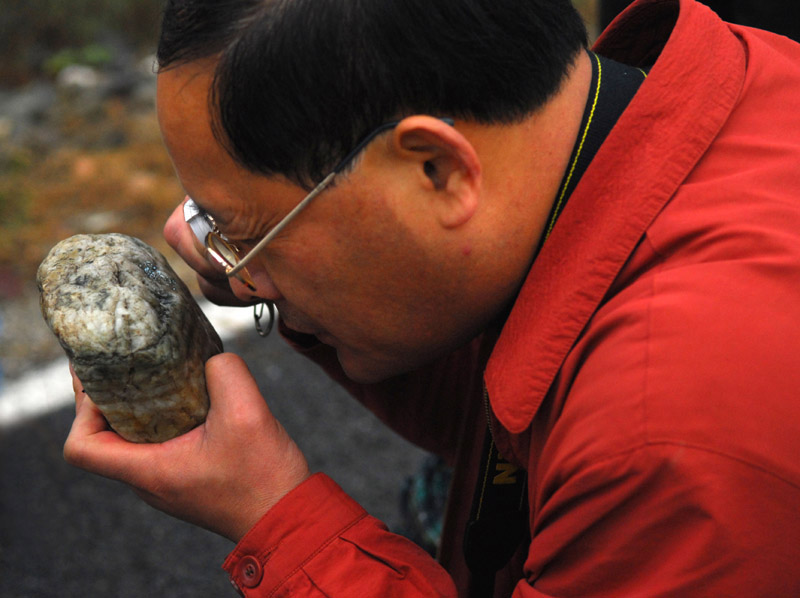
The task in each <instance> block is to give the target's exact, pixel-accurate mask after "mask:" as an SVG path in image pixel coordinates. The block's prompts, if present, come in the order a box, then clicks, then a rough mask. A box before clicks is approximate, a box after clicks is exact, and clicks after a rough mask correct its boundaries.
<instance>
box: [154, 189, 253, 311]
mask: <svg viewBox="0 0 800 598" xmlns="http://www.w3.org/2000/svg"><path fill="white" fill-rule="evenodd" d="M184 203H186V200H185V199H184V201H182V202H181V203H180V205H178V207H177V208H175V210H174V211H173V212H172V214H171V215H170V217H169V219H168V220H167V223H166V224H165V225H164V238H165V239H166V240H167V243H168V244H169V246H170V247H172V248H173V249H174V250H175V251H176V252H177V254H178V255H179V256H180V257H181V258H182V259H183V261H185V262H186V263H187V264H188V265H189V267H190V268H192V270H194V271H195V272H197V283H198V285H199V287H200V291H202V293H203V295H205V296H206V298H208V300H209V301H211V302H213V303H216V304H217V305H232V306H236V307H241V306H245V305H250V304H251V303H247V302H244V301H242V300H241V299H239V298H237V297H236V296H235V295H234V294H233V291H231V287H230V284H229V282H228V278H227V277H226V276H225V273H224V272H222V270H220V269H218V268H215V267H214V266H213V265H211V263H210V262H209V261H208V260H207V259H206V257H205V251H206V249H205V246H204V245H203V244H202V243H200V241H199V240H198V239H197V237H195V235H194V233H193V232H192V229H191V228H190V227H189V225H188V224H186V221H185V220H184V217H183V204H184Z"/></svg>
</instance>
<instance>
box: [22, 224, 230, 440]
mask: <svg viewBox="0 0 800 598" xmlns="http://www.w3.org/2000/svg"><path fill="white" fill-rule="evenodd" d="M37 283H38V285H39V291H40V301H41V307H42V314H43V315H44V319H45V321H46V322H47V324H48V326H49V327H50V329H51V330H52V331H53V333H54V334H55V335H56V337H57V338H58V340H59V342H60V343H61V346H62V347H64V350H65V351H66V352H67V355H68V356H69V358H70V360H71V361H72V365H73V368H74V369H75V373H76V374H77V376H78V378H80V380H81V382H82V383H83V385H84V389H85V390H86V392H87V393H88V394H89V396H90V397H91V398H92V401H94V403H95V404H96V405H97V406H98V408H100V410H101V411H102V412H103V415H104V416H105V417H106V419H107V420H108V423H109V424H110V426H111V427H112V428H113V429H114V430H115V431H116V432H117V433H118V434H119V435H120V436H122V437H123V438H126V439H127V440H131V441H134V442H163V441H165V440H168V439H170V438H174V437H175V436H178V435H180V434H183V433H184V432H187V431H189V430H190V429H192V428H194V427H195V426H197V425H198V424H200V423H202V422H203V421H204V420H205V417H206V413H207V411H208V394H207V391H206V384H205V374H204V364H205V362H206V360H207V359H208V358H209V357H211V356H212V355H215V354H216V353H219V352H221V351H222V342H221V341H220V339H219V336H217V333H216V332H215V331H214V329H213V327H212V326H211V324H210V323H209V322H208V320H207V319H206V317H205V315H204V314H203V312H202V311H201V310H200V307H199V306H198V305H197V303H196V302H195V300H194V299H193V298H192V296H191V294H190V293H189V290H188V289H187V288H186V285H185V284H184V283H183V281H181V280H180V279H179V278H178V276H177V275H176V274H175V272H174V271H173V270H172V268H171V267H170V266H169V264H168V263H167V260H166V259H165V258H164V257H163V256H162V255H161V254H160V253H159V252H158V251H156V250H155V249H153V248H152V247H150V246H148V245H146V244H145V243H143V242H142V241H140V240H139V239H135V238H133V237H128V236H126V235H121V234H115V233H112V234H105V235H75V236H74V237H70V238H69V239H66V240H64V241H61V242H60V243H59V244H58V245H56V246H55V247H54V248H53V249H52V250H51V251H50V253H49V254H48V255H47V257H46V258H45V259H44V261H43V262H42V263H41V265H40V266H39V271H38V273H37Z"/></svg>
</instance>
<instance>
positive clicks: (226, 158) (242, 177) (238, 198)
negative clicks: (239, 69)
mask: <svg viewBox="0 0 800 598" xmlns="http://www.w3.org/2000/svg"><path fill="white" fill-rule="evenodd" d="M213 66H214V65H213V63H205V64H203V63H189V64H186V65H182V66H179V67H176V68H173V69H168V70H166V71H163V72H161V73H159V75H158V87H157V93H156V107H157V112H158V122H159V127H160V128H161V134H162V137H163V140H164V144H165V146H166V148H167V151H168V152H169V154H170V158H171V159H172V163H173V165H174V167H175V172H176V174H177V175H178V178H179V179H180V181H181V184H182V185H183V188H184V190H185V191H186V193H187V194H188V195H190V196H192V198H193V199H194V200H195V201H196V202H197V203H198V205H200V206H201V207H202V208H203V209H205V210H207V211H208V212H210V213H211V214H212V215H213V216H214V218H215V219H216V220H217V222H218V223H219V224H220V226H221V227H222V226H223V224H225V223H228V222H231V221H234V220H238V221H240V222H241V220H242V219H243V218H244V219H246V220H247V221H248V222H249V223H250V224H248V226H253V227H257V226H258V224H257V221H258V220H260V219H264V218H267V219H269V218H270V217H271V216H270V214H272V213H275V212H278V213H280V212H281V211H282V210H284V209H286V208H285V206H283V205H282V204H283V203H284V202H288V203H289V205H291V203H292V202H294V201H296V196H298V195H303V194H304V193H305V192H304V190H303V189H301V188H300V187H297V186H296V185H293V184H291V183H289V182H288V181H286V180H285V179H283V177H269V178H268V177H265V176H263V175H260V174H255V173H252V172H250V171H248V170H246V169H245V168H243V167H242V166H240V165H239V164H238V163H237V162H236V161H235V160H234V159H233V158H232V157H231V156H230V155H229V154H228V153H227V151H225V149H224V147H223V146H222V145H221V144H220V143H219V142H218V140H217V139H216V137H214V134H213V132H212V129H211V115H210V112H209V107H208V97H209V90H210V88H211V84H212V82H213Z"/></svg>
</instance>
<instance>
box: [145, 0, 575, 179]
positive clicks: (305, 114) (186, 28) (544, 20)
mask: <svg viewBox="0 0 800 598" xmlns="http://www.w3.org/2000/svg"><path fill="white" fill-rule="evenodd" d="M586 43H587V42H586V29H585V26H584V24H583V21H582V19H581V17H580V16H579V14H578V13H577V12H576V11H575V9H574V7H573V6H572V4H571V3H570V1H569V0H167V4H166V7H165V11H164V16H163V21H162V31H161V37H160V39H159V44H158V64H159V68H160V69H161V70H163V69H167V68H170V67H173V66H179V65H181V64H184V63H188V62H192V61H194V60H199V59H205V58H213V59H215V60H217V63H216V67H215V79H214V83H213V85H212V92H211V94H210V97H209V102H210V104H209V105H210V108H211V114H212V125H213V129H214V131H215V135H216V136H217V139H218V140H219V141H220V142H221V143H222V144H223V146H224V147H225V148H226V149H227V151H228V152H229V153H230V154H231V156H232V157H233V158H234V159H235V160H236V161H237V162H239V163H240V164H242V165H243V166H244V167H246V168H247V169H249V170H251V171H253V172H258V173H261V174H264V175H273V174H282V175H284V176H286V177H288V178H289V179H290V180H293V181H295V182H297V183H299V184H301V185H303V186H306V187H308V186H311V185H313V183H314V182H316V181H318V180H319V179H320V178H321V177H322V176H324V174H326V173H327V171H329V170H330V169H331V168H332V166H333V164H335V163H336V162H337V161H338V160H339V159H341V158H342V157H343V156H344V155H345V154H347V153H348V152H349V151H350V150H351V149H352V148H353V147H354V146H355V145H356V143H358V141H359V140H360V139H361V138H362V137H364V136H365V135H366V134H367V133H369V131H371V130H372V129H373V128H375V127H377V126H378V125H381V124H383V123H384V122H387V121H389V120H393V119H397V118H401V117H403V116H408V115H412V114H430V115H433V116H449V117H454V118H463V119H470V120H474V121H477V122H481V123H485V124H508V123H513V122H516V121H519V120H520V119H522V118H524V117H525V116H527V115H529V114H531V113H532V112H533V111H535V110H536V109H537V108H538V107H540V106H541V105H543V104H544V103H545V102H546V101H547V100H548V99H549V98H550V97H551V96H552V95H553V94H554V93H555V92H556V91H557V90H558V88H559V86H560V84H561V82H562V80H563V79H564V77H565V75H566V74H567V72H568V70H569V68H570V66H571V64H572V63H573V61H574V58H575V56H576V54H577V52H578V51H579V50H580V49H581V48H583V47H585V46H586Z"/></svg>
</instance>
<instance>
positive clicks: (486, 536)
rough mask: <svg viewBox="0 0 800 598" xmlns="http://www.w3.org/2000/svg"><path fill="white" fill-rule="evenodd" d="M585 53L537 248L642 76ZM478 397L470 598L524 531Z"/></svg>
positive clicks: (483, 596)
mask: <svg viewBox="0 0 800 598" xmlns="http://www.w3.org/2000/svg"><path fill="white" fill-rule="evenodd" d="M588 54H589V58H590V60H591V63H592V82H591V85H590V87H589V89H590V91H589V95H588V98H587V101H586V107H585V108H584V112H583V118H582V120H581V126H580V128H579V131H580V133H579V135H578V138H577V140H576V142H575V146H574V147H573V150H572V155H571V156H570V160H569V167H568V168H567V170H566V172H565V173H564V177H563V178H562V181H561V186H560V188H559V194H558V197H557V198H556V200H555V201H554V202H553V208H552V210H551V213H550V215H549V218H548V224H547V228H546V229H545V231H544V234H543V235H542V240H541V241H540V243H539V247H538V248H537V254H538V252H539V250H541V247H542V245H543V244H544V242H545V241H546V240H547V238H548V237H549V236H550V233H551V232H552V230H553V227H554V226H555V223H556V221H557V220H558V216H559V215H560V214H561V211H562V210H563V208H564V206H565V205H566V202H567V199H568V198H569V196H570V194H571V193H572V190H573V189H574V188H575V186H576V185H577V184H578V181H579V180H580V178H581V176H582V175H583V173H584V172H585V171H586V168H587V167H588V165H589V163H590V162H591V160H592V158H593V157H594V155H595V153H596V152H597V150H598V149H599V148H600V145H601V144H602V143H603V141H604V140H605V138H606V136H607V135H608V133H609V132H610V131H611V129H612V128H613V126H614V124H615V123H616V122H617V119H618V118H619V116H620V115H621V114H622V112H623V111H624V110H625V108H626V107H627V105H628V103H629V102H630V101H631V99H632V98H633V96H634V94H635V93H636V91H637V90H638V89H639V86H640V85H641V83H642V81H644V79H645V78H646V77H647V73H646V72H645V71H643V70H642V69H639V68H636V67H631V66H627V65H624V64H620V63H618V62H615V61H613V60H610V59H607V58H603V57H600V56H598V55H597V54H594V53H593V52H588ZM484 400H485V401H486V409H487V414H486V415H487V418H488V429H487V432H486V437H485V440H484V446H483V457H482V460H481V466H480V472H479V475H478V483H477V485H476V488H475V495H474V497H473V501H472V511H471V515H470V519H469V522H468V523H467V529H466V532H465V534H464V557H465V560H466V563H467V566H468V567H469V569H470V571H471V572H472V579H471V584H470V591H469V597H470V598H491V597H492V596H493V593H494V578H495V574H496V572H497V571H499V570H500V569H502V568H503V567H504V566H505V565H506V564H507V563H508V561H509V560H510V559H511V557H512V556H513V555H514V553H515V552H516V551H517V548H518V547H519V545H520V542H521V541H522V540H523V538H525V537H526V536H527V534H528V505H527V475H526V473H525V471H524V470H523V469H520V468H519V467H517V466H515V465H513V464H512V463H510V462H509V461H508V460H506V459H504V458H503V457H502V456H501V455H500V453H499V452H498V450H497V446H496V445H495V442H494V438H493V435H492V430H491V426H492V424H491V415H490V413H489V410H490V406H489V395H488V392H487V391H486V390H485V389H484Z"/></svg>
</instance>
